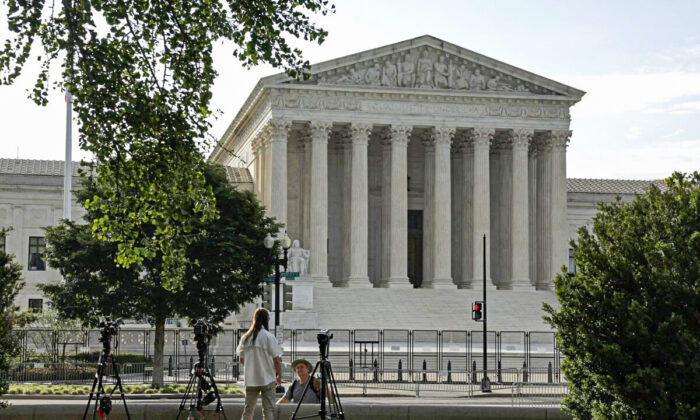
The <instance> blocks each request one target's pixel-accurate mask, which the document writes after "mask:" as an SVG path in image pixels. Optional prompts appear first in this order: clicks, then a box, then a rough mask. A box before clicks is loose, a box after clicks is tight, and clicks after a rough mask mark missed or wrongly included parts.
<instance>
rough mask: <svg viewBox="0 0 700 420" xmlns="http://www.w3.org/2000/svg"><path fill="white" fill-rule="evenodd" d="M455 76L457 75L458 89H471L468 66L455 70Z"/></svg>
mask: <svg viewBox="0 0 700 420" xmlns="http://www.w3.org/2000/svg"><path fill="white" fill-rule="evenodd" d="M455 74H456V75H457V89H469V76H471V74H470V73H469V70H467V66H465V65H464V64H462V65H461V66H459V68H456V69H455Z"/></svg>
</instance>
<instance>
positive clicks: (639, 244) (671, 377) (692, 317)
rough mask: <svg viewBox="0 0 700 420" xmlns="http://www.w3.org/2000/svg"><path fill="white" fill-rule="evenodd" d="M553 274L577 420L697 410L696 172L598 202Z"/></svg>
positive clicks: (676, 415)
mask: <svg viewBox="0 0 700 420" xmlns="http://www.w3.org/2000/svg"><path fill="white" fill-rule="evenodd" d="M599 209H600V211H599V213H598V214H597V215H596V217H595V218H594V220H593V228H592V232H589V231H588V230H587V229H585V228H582V229H580V230H579V238H578V241H575V242H572V246H573V249H574V258H575V260H576V268H577V270H576V274H569V273H566V272H565V271H562V273H560V274H559V275H557V277H556V279H555V287H556V294H557V297H558V299H559V308H558V309H554V308H552V307H551V306H549V305H545V311H546V312H547V313H548V314H549V315H547V316H546V317H545V319H546V320H547V321H548V322H549V324H550V325H551V326H552V327H553V328H555V329H556V331H557V333H556V334H557V339H558V341H559V346H560V348H561V351H562V354H563V356H565V359H564V362H563V363H562V370H563V371H564V374H565V376H566V378H567V379H568V381H569V388H570V395H568V396H567V397H565V399H564V405H565V408H566V409H567V410H569V411H570V412H571V413H572V414H573V415H574V416H575V417H576V418H580V419H591V418H596V419H697V418H698V417H700V392H698V390H700V309H699V308H700V282H699V281H698V279H699V277H700V174H698V172H695V173H694V174H692V175H684V174H680V173H674V174H673V175H672V176H671V177H670V178H669V179H667V180H666V181H665V187H664V188H661V189H660V188H657V187H656V186H654V185H652V186H650V187H649V189H648V190H647V191H646V193H645V194H644V195H641V196H639V197H637V198H636V199H635V200H634V201H633V202H631V203H627V204H623V203H622V202H621V201H620V200H619V199H618V200H617V201H616V202H613V203H610V204H601V205H600V207H599Z"/></svg>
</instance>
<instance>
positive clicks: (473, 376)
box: [472, 360, 476, 384]
mask: <svg viewBox="0 0 700 420" xmlns="http://www.w3.org/2000/svg"><path fill="white" fill-rule="evenodd" d="M472 383H473V384H475V383H476V360H474V361H472Z"/></svg>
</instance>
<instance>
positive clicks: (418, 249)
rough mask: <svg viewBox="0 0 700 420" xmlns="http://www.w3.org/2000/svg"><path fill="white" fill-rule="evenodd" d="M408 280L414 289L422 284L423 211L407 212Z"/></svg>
mask: <svg viewBox="0 0 700 420" xmlns="http://www.w3.org/2000/svg"><path fill="white" fill-rule="evenodd" d="M408 279H409V280H410V282H411V284H412V285H413V287H414V288H418V287H420V286H421V284H422V283H423V210H409V211H408Z"/></svg>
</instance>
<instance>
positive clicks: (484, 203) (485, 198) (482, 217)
mask: <svg viewBox="0 0 700 420" xmlns="http://www.w3.org/2000/svg"><path fill="white" fill-rule="evenodd" d="M473 133H474V197H473V200H474V226H473V229H474V241H473V242H472V243H473V245H474V248H473V252H474V259H473V267H474V281H473V282H472V284H474V285H475V287H478V284H480V283H481V281H483V279H484V274H483V270H484V263H483V261H484V260H483V239H482V238H483V236H484V235H486V280H487V283H488V280H489V279H490V278H491V267H490V261H491V245H490V244H491V233H490V228H491V218H490V214H489V212H490V197H491V195H490V191H491V189H490V185H489V182H490V181H489V148H490V146H491V141H492V140H493V136H494V134H496V130H494V129H493V128H485V127H477V128H474V131H473Z"/></svg>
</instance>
